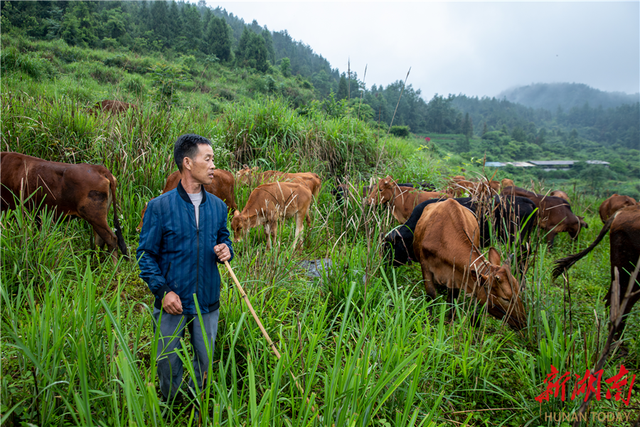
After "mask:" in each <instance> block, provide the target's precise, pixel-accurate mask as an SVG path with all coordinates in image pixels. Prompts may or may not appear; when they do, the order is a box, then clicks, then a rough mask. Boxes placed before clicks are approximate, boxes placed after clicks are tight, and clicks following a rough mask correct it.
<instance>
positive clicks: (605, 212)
mask: <svg viewBox="0 0 640 427" xmlns="http://www.w3.org/2000/svg"><path fill="white" fill-rule="evenodd" d="M636 203H637V202H636V199H634V198H633V197H629V196H621V195H619V194H614V195H612V196H611V197H609V198H608V199H607V200H605V201H604V202H602V204H601V205H600V209H599V210H598V211H599V213H600V219H601V220H602V223H603V224H604V223H606V222H607V220H608V219H609V218H610V217H611V215H613V214H614V213H616V212H617V211H619V210H620V209H622V208H624V207H626V206H633V205H635V204H636Z"/></svg>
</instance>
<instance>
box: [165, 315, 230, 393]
mask: <svg viewBox="0 0 640 427" xmlns="http://www.w3.org/2000/svg"><path fill="white" fill-rule="evenodd" d="M161 314H162V316H161ZM219 315H220V311H219V310H215V311H213V312H211V313H206V314H202V322H203V326H204V328H203V327H202V326H201V325H200V319H198V315H197V314H181V315H178V316H174V315H172V314H169V313H167V312H166V311H161V310H159V309H157V308H154V309H153V318H154V320H155V322H154V325H153V326H154V331H156V330H158V328H159V332H160V333H159V338H158V349H157V353H156V357H157V365H158V379H159V380H160V391H162V395H163V396H164V398H165V400H173V398H175V396H176V393H177V392H178V390H179V389H180V383H181V382H182V372H183V367H182V359H180V357H179V356H178V354H177V353H176V349H177V348H178V347H179V346H180V339H181V338H183V337H184V330H185V327H186V328H189V335H190V336H191V346H192V348H193V361H192V365H193V369H194V371H195V376H196V384H197V387H194V382H193V378H190V379H189V387H191V389H192V390H194V391H197V390H201V389H202V385H203V384H202V382H203V378H204V373H205V372H207V369H208V368H209V355H208V354H207V346H206V344H205V337H206V339H207V340H208V341H209V347H210V351H211V356H213V349H214V343H215V340H216V334H217V333H218V317H219ZM203 329H204V332H205V333H204V335H203V333H202V330H203Z"/></svg>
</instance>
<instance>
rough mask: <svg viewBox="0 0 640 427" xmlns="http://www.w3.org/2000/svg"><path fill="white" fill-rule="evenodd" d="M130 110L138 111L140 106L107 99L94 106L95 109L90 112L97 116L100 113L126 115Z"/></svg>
mask: <svg viewBox="0 0 640 427" xmlns="http://www.w3.org/2000/svg"><path fill="white" fill-rule="evenodd" d="M129 109H133V110H134V111H138V106H137V105H135V104H129V103H128V102H122V101H114V100H111V99H105V100H104V101H99V102H96V103H95V104H94V105H93V107H91V108H90V109H89V112H91V113H93V114H97V113H99V112H102V113H111V114H120V113H126V112H127V111H128V110H129Z"/></svg>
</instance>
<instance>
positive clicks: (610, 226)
mask: <svg viewBox="0 0 640 427" xmlns="http://www.w3.org/2000/svg"><path fill="white" fill-rule="evenodd" d="M609 230H611V236H610V239H609V245H610V251H609V256H610V260H611V285H613V283H614V280H615V271H616V270H617V271H618V280H619V283H620V301H622V299H623V298H624V296H625V294H626V292H627V288H628V287H629V286H632V294H631V295H632V296H631V298H629V302H628V303H627V306H626V307H625V309H624V311H623V317H622V322H621V323H620V326H619V327H618V329H617V330H616V333H615V335H616V336H617V337H619V336H620V333H621V332H622V330H623V329H624V325H625V321H626V315H627V314H629V313H630V312H631V309H632V308H633V305H634V304H635V303H636V302H638V300H640V284H639V283H638V281H636V282H635V283H633V284H630V283H629V282H630V281H631V274H632V273H633V271H634V269H635V268H636V265H637V263H638V258H639V257H640V205H634V206H627V207H624V208H622V209H620V210H619V211H617V212H616V213H614V214H613V215H612V216H611V217H610V218H609V219H608V220H607V222H606V223H605V225H604V226H603V227H602V230H601V231H600V234H598V237H596V240H595V241H594V242H593V243H592V244H591V245H590V246H589V247H588V248H586V249H585V250H583V251H582V252H579V253H577V254H575V255H570V256H568V257H566V258H562V259H559V260H557V261H556V262H555V264H556V267H555V268H554V270H553V277H554V278H556V277H558V276H559V275H560V274H562V272H563V271H565V270H567V269H568V268H570V267H571V266H572V265H573V264H575V263H576V262H578V261H579V260H580V259H582V258H583V257H584V256H585V255H587V254H588V253H589V252H591V250H592V249H593V248H595V247H596V246H597V245H598V243H600V242H601V241H602V239H603V238H604V236H605V235H606V234H607V232H608V231H609ZM611 294H612V289H611V286H609V292H607V295H606V297H605V301H606V304H607V306H609V305H610V304H611Z"/></svg>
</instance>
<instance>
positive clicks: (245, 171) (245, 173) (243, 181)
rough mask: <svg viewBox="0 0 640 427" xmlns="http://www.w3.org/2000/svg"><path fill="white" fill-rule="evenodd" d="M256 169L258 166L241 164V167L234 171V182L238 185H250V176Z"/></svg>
mask: <svg viewBox="0 0 640 427" xmlns="http://www.w3.org/2000/svg"><path fill="white" fill-rule="evenodd" d="M257 171H258V167H253V168H250V167H249V166H248V165H243V166H242V169H240V170H239V171H238V172H236V183H237V184H238V185H251V180H252V177H253V175H254V174H256V173H257Z"/></svg>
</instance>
